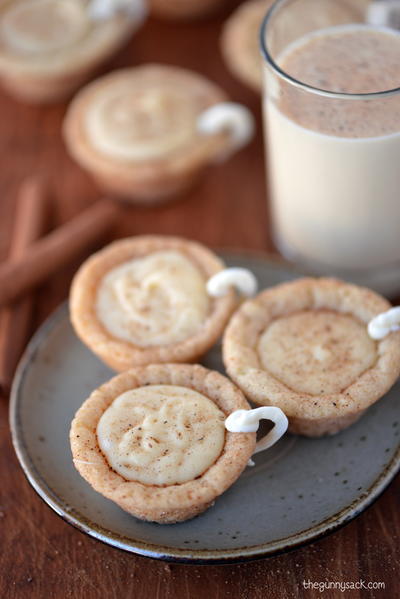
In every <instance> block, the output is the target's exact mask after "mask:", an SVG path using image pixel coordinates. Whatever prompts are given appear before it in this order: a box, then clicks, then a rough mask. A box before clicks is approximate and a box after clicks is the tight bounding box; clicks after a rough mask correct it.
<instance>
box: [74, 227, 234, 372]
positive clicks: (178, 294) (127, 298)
mask: <svg viewBox="0 0 400 599" xmlns="http://www.w3.org/2000/svg"><path fill="white" fill-rule="evenodd" d="M223 268H224V263H223V262H222V261H221V260H220V259H219V258H218V257H217V256H216V255H215V254H214V253H213V252H212V251H211V250H209V249H207V248H206V247H204V246H202V245H201V244H199V243H196V242H194V241H188V240H186V239H182V238H179V237H167V236H165V237H164V236H156V235H154V236H152V235H148V236H138V237H132V238H128V239H123V240H120V241H116V242H114V243H112V244H110V245H109V246H107V247H106V248H104V249H103V250H101V251H99V252H97V253H96V254H94V255H93V256H91V257H90V258H89V259H88V260H87V261H86V262H85V263H84V264H83V265H82V266H81V268H80V269H79V271H78V272H77V274H76V275H75V277H74V280H73V283H72V287H71V294H70V315H71V321H72V324H73V326H74V329H75V331H76V333H77V335H78V336H79V337H80V338H81V340H82V341H83V342H84V343H85V344H86V345H87V346H88V347H89V348H90V349H91V350H92V351H93V352H94V353H95V354H97V355H98V356H99V357H100V358H101V359H102V360H103V361H104V362H106V364H108V365H109V366H111V368H114V369H115V370H126V369H128V368H131V367H132V366H136V365H144V364H151V363H163V362H194V361H196V360H197V359H198V358H199V357H200V356H202V355H203V354H204V353H206V352H207V351H208V350H209V349H210V348H211V347H212V346H213V345H214V344H215V342H216V341H217V339H218V338H219V337H220V336H221V335H222V332H223V330H224V328H225V326H226V323H227V321H228V320H229V317H230V316H231V314H232V312H233V310H234V309H235V307H236V305H237V300H236V295H235V292H234V291H233V289H231V290H228V292H227V293H226V294H225V295H224V296H223V297H219V298H213V297H210V296H209V295H208V293H207V288H206V284H207V280H208V279H209V278H210V277H211V276H213V275H214V274H216V273H217V272H219V271H221V270H222V269H223Z"/></svg>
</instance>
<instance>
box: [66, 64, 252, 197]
mask: <svg viewBox="0 0 400 599" xmlns="http://www.w3.org/2000/svg"><path fill="white" fill-rule="evenodd" d="M226 100H227V97H226V94H225V92H224V91H223V90H222V89H221V88H220V87H219V86H217V85H216V84H214V83H212V82H211V81H209V80H208V79H206V78H205V77H203V76H202V75H199V74H197V73H194V72H193V71H189V70H186V69H182V68H179V67H175V66H167V65H157V64H151V65H143V66H140V67H136V68H127V69H121V70H119V71H115V72H113V73H111V74H109V75H106V76H105V77H102V78H100V79H98V80H97V81H95V82H93V83H91V84H89V85H88V86H87V87H85V88H84V89H82V90H81V91H80V92H79V93H78V94H77V96H76V97H75V98H74V100H73V101H72V103H71V105H70V107H69V110H68V112H67V115H66V118H65V122H64V139H65V142H66V144H67V147H68V150H69V152H70V154H71V155H72V156H73V158H75V160H76V161H77V162H78V163H79V164H80V165H81V166H82V167H83V168H84V169H86V170H88V171H89V172H90V173H91V175H92V176H93V177H94V178H95V180H96V181H97V183H98V184H99V186H100V187H101V188H103V189H105V190H107V191H110V192H112V193H113V194H115V195H117V196H119V197H122V198H126V199H129V200H132V201H135V202H154V201H160V200H163V199H165V198H169V197H171V196H174V195H176V194H179V193H181V192H182V191H184V190H186V189H187V188H188V187H190V186H191V185H192V184H193V183H194V182H195V181H196V180H197V179H198V177H199V175H200V174H202V172H203V171H204V170H205V169H206V167H207V166H208V165H210V164H211V163H213V162H216V161H217V162H218V161H219V160H221V159H222V158H225V157H226V156H227V154H229V153H230V152H232V151H236V149H239V147H240V146H242V145H244V144H245V143H247V142H248V141H249V140H250V138H251V136H252V130H253V125H252V117H251V115H250V113H249V111H248V110H247V109H245V108H244V107H238V106H236V108H235V107H232V106H229V107H226V106H225V102H226ZM224 106H225V108H227V110H228V112H227V110H224V111H223V114H221V113H220V111H219V110H218V113H215V112H212V113H209V112H208V110H209V109H214V108H217V107H224ZM232 110H233V113H234V114H232ZM204 117H205V118H204ZM225 117H226V118H225ZM238 136H239V138H240V139H239V138H238Z"/></svg>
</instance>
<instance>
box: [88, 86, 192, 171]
mask: <svg viewBox="0 0 400 599" xmlns="http://www.w3.org/2000/svg"><path fill="white" fill-rule="evenodd" d="M196 118H197V111H196V108H195V106H194V105H193V103H192V102H191V101H190V97H188V94H187V93H186V92H185V90H184V89H183V90H179V89H177V88H176V87H174V86H173V85H169V84H168V83H166V82H160V84H159V85H158V86H157V85H154V84H152V85H151V86H147V87H146V86H145V85H141V84H140V83H139V82H135V81H129V80H121V81H119V82H115V83H114V84H113V85H112V86H109V87H107V88H105V89H103V90H102V92H101V93H99V94H98V95H97V96H96V101H95V102H93V103H92V104H91V105H90V107H89V108H88V110H87V113H86V120H85V126H86V131H87V134H88V136H89V139H90V141H91V143H92V144H93V146H94V147H95V148H96V149H98V150H99V151H100V152H103V153H104V154H106V155H107V156H110V157H112V158H116V159H121V160H127V161H132V160H133V161H141V160H149V159H156V158H162V157H164V156H166V155H168V154H169V153H170V152H173V151H175V150H176V149H177V148H181V147H182V146H185V144H187V143H189V142H191V141H192V140H193V138H195V137H196V135H197V133H196Z"/></svg>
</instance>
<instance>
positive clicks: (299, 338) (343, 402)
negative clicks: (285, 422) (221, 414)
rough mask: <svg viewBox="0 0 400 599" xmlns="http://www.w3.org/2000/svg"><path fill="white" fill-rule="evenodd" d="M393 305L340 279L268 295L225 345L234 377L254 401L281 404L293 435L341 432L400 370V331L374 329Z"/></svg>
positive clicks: (236, 319)
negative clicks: (372, 332) (381, 333)
mask: <svg viewBox="0 0 400 599" xmlns="http://www.w3.org/2000/svg"><path fill="white" fill-rule="evenodd" d="M389 307H390V304H389V303H388V302H387V301H386V300H385V299H384V298H383V297H381V296H379V295H377V294H376V293H374V292H373V291H370V290H369V289H366V288H362V287H357V286H355V285H350V284H347V283H344V282H341V281H338V280H335V279H323V278H322V279H312V278H305V279H298V280H296V281H294V282H291V283H284V284H282V285H278V286H276V287H273V288H271V289H267V290H265V291H263V292H261V293H260V294H259V295H258V296H256V297H255V298H254V299H251V300H248V301H246V302H245V303H244V304H242V306H241V307H240V308H239V310H238V311H237V312H236V313H235V314H234V315H233V317H232V319H231V321H230V322H229V325H228V326H227V328H226V331H225V335H224V340H223V354H224V363H225V366H226V368H227V371H228V373H229V376H230V377H231V378H232V379H233V381H235V382H236V384H237V385H238V386H239V387H240V388H241V389H242V391H243V392H244V394H245V395H246V397H247V398H249V399H250V400H252V401H254V402H255V403H257V404H261V405H273V406H278V407H280V408H281V409H282V410H283V411H284V412H285V414H286V415H287V416H288V418H289V423H290V427H289V430H291V431H292V432H294V433H299V434H303V435H306V436H311V437H313V436H320V435H325V434H334V433H336V432H338V431H340V430H342V429H344V428H346V427H347V426H349V425H350V424H352V423H353V422H355V421H356V420H357V419H358V418H359V417H360V416H361V415H362V414H363V413H364V411H365V410H366V409H367V408H368V407H369V406H370V405H371V404H373V403H374V402H375V401H377V400H378V399H379V398H381V397H382V396H383V395H384V394H385V393H386V392H387V391H388V390H389V389H390V387H391V386H392V385H393V384H394V382H395V381H396V379H397V377H398V376H399V373H400V332H391V333H389V334H388V335H387V336H386V337H385V338H384V339H382V340H380V341H379V340H378V341H376V340H373V339H372V338H371V337H370V336H369V334H368V324H369V322H370V321H371V319H373V318H374V317H375V316H376V315H377V314H380V313H382V312H385V311H386V310H387V309H388V308H389Z"/></svg>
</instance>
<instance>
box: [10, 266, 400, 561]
mask: <svg viewBox="0 0 400 599" xmlns="http://www.w3.org/2000/svg"><path fill="white" fill-rule="evenodd" d="M224 257H225V259H226V260H227V262H228V263H230V264H235V265H238V266H245V267H248V268H251V269H252V270H253V271H254V272H255V274H256V275H257V276H258V278H259V281H260V287H267V286H270V285H274V284H276V283H279V282H281V281H285V280H289V279H293V278H295V277H296V276H297V275H296V274H295V273H294V272H291V271H290V270H288V269H285V267H283V266H282V264H279V263H274V262H271V261H267V260H266V259H263V258H261V257H254V256H251V257H250V256H249V255H247V256H244V255H243V254H241V255H236V256H235V255H232V254H230V255H229V256H224ZM204 363H205V364H206V365H207V366H209V367H212V368H218V369H221V360H220V353H219V349H218V348H215V349H214V350H213V351H212V352H211V353H210V354H209V355H208V356H206V358H205V360H204ZM111 375H112V372H111V371H110V370H109V369H108V368H107V367H106V366H104V365H103V364H102V363H101V362H100V361H99V360H98V359H97V358H96V357H95V356H93V355H92V354H91V352H90V351H89V350H88V349H86V347H84V346H83V345H82V344H81V342H80V341H79V340H78V339H77V338H76V336H75V335H74V333H73V331H72V328H71V326H70V324H69V321H68V314H67V307H66V306H64V307H62V308H61V309H60V310H58V311H57V312H56V313H55V314H54V315H53V316H52V317H51V318H50V319H49V320H48V321H47V322H46V323H45V324H44V325H43V327H42V328H41V329H40V330H39V331H38V333H37V334H36V335H35V337H34V339H33V340H32V342H31V343H30V345H29V347H28V350H27V352H26V354H25V356H24V358H23V360H22V363H21V364H20V366H19V369H18V373H17V376H16V379H15V383H14V386H13V390H12V400H11V407H10V410H11V428H12V435H13V442H14V446H15V449H16V452H17V455H18V458H19V460H20V462H21V465H22V467H23V469H24V471H25V474H26V476H27V477H28V479H29V481H30V483H31V484H32V486H33V487H34V489H35V490H36V491H37V492H38V493H39V495H40V496H41V497H42V498H43V499H44V500H45V501H46V502H47V503H48V504H49V505H50V506H51V507H52V508H53V509H54V510H55V511H56V512H57V513H58V514H59V515H60V516H62V517H63V518H64V519H65V520H67V521H68V522H70V523H71V524H73V525H74V526H76V527H77V528H79V529H80V530H83V531H84V532H86V533H87V534H89V535H91V536H93V537H95V538H97V539H99V540H101V541H104V542H105V543H108V544H110V545H113V546H115V547H118V548H120V549H125V550H127V551H131V552H134V553H139V554H142V555H146V556H150V557H154V558H160V559H168V560H175V561H187V562H197V563H210V562H217V563H218V562H219V563H222V562H229V561H231V562H232V561H244V560H246V559H255V558H260V557H263V556H268V555H272V554H274V553H277V552H281V551H285V550H288V549H292V548H295V547H297V546H299V545H301V544H302V543H305V542H307V541H311V540H314V539H316V538H318V537H320V536H322V535H324V534H325V533H327V532H330V531H332V530H334V529H335V528H337V527H339V526H340V525H342V524H344V523H345V522H348V521H349V520H351V519H352V518H354V517H355V516H356V515H357V514H359V513H360V512H361V511H362V510H363V509H365V508H366V507H367V506H368V505H369V504H370V503H371V502H372V501H373V500H374V499H375V498H376V497H377V496H378V495H379V494H380V493H381V492H382V491H383V489H384V488H385V487H386V486H387V485H388V484H389V482H390V481H391V480H392V478H393V477H394V476H395V474H396V472H397V471H398V470H399V467H400V446H399V441H400V437H399V430H400V426H398V424H397V421H398V420H400V418H399V414H398V410H399V401H398V395H399V391H400V386H399V384H397V385H396V386H395V387H394V388H393V389H392V390H391V391H390V393H388V395H387V396H386V397H385V398H383V399H382V400H381V401H379V402H378V403H377V404H376V405H375V406H373V407H372V408H371V409H370V410H369V411H368V412H367V414H366V415H365V416H364V417H363V418H362V419H361V420H360V421H359V422H358V423H356V424H355V425H354V426H352V427H351V428H349V429H348V430H346V431H343V432H342V433H340V434H338V435H336V436H334V437H330V438H324V439H318V440H310V439H306V438H301V437H295V436H290V435H287V436H286V437H285V438H283V439H282V440H281V441H280V442H279V443H278V444H277V445H275V446H274V447H273V448H272V449H271V450H269V451H268V452H265V453H263V454H259V455H257V456H256V457H255V462H256V466H255V467H254V468H248V469H247V470H246V471H245V472H244V473H243V474H242V476H241V477H240V479H239V480H238V481H237V482H236V483H235V484H234V485H233V486H232V487H231V488H230V489H229V490H228V491H227V492H226V493H225V494H224V495H223V496H222V497H220V498H219V499H218V500H217V502H216V503H215V505H214V506H213V507H212V508H210V509H209V510H207V511H206V512H205V513H204V514H202V515H201V516H199V517H197V518H194V519H193V520H190V521H188V522H184V523H181V524H173V525H168V526H165V525H164V526H162V525H158V524H149V523H145V522H141V521H140V520H137V519H136V518H133V517H131V516H129V515H128V514H127V513H125V512H123V511H122V510H121V509H120V508H118V507H117V506H116V505H115V504H113V503H112V502H111V501H109V500H107V499H105V498H104V497H102V496H101V495H99V494H98V493H96V492H95V491H93V490H92V488H91V487H90V486H89V485H88V484H87V483H86V482H85V481H84V480H83V479H82V478H81V477H80V475H79V474H78V472H77V471H76V470H75V469H74V467H73V465H72V460H71V453H70V448H69V442H68V433H69V427H70V422H71V420H72V417H73V415H74V413H75V411H76V410H77V408H78V407H79V406H80V405H81V403H82V402H83V401H84V399H86V397H87V396H88V395H89V393H90V392H91V391H92V389H94V388H95V387H97V386H98V385H99V384H101V383H102V382H104V381H105V380H107V379H108V378H110V376H111Z"/></svg>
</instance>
